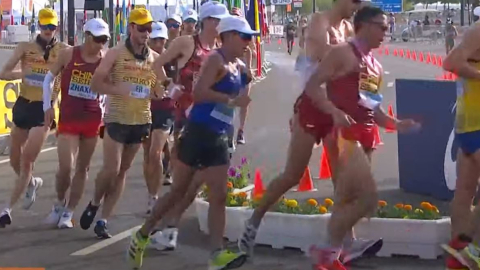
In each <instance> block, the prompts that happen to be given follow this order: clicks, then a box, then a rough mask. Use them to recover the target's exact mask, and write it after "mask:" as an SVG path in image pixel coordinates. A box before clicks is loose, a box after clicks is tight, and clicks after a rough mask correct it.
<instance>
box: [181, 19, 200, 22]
mask: <svg viewBox="0 0 480 270" xmlns="http://www.w3.org/2000/svg"><path fill="white" fill-rule="evenodd" d="M183 22H184V23H197V21H195V20H194V19H186V20H185V21H183Z"/></svg>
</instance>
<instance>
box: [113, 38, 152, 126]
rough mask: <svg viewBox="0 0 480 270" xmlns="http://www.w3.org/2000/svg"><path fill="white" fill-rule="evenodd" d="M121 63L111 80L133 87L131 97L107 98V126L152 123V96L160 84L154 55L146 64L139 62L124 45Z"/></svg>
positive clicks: (117, 64) (150, 54) (122, 46)
mask: <svg viewBox="0 0 480 270" xmlns="http://www.w3.org/2000/svg"><path fill="white" fill-rule="evenodd" d="M120 46H121V47H120V48H118V50H120V52H119V54H118V56H117V59H116V60H115V63H114V65H113V69H112V74H111V80H112V82H113V83H114V84H118V83H121V82H127V83H129V84H130V85H131V90H130V94H129V95H128V96H122V95H114V94H112V95H107V99H106V105H105V107H106V108H105V118H104V122H105V123H119V124H123V125H143V124H149V123H151V122H152V114H151V112H150V100H151V99H150V92H151V91H152V90H153V89H154V87H155V85H156V83H157V76H156V75H155V73H154V72H153V69H152V65H153V62H154V60H155V59H154V56H153V51H152V50H151V49H150V48H148V50H150V52H149V54H148V56H147V59H146V60H138V59H135V57H134V56H133V54H132V53H131V52H130V51H129V50H128V49H127V48H126V47H125V45H120Z"/></svg>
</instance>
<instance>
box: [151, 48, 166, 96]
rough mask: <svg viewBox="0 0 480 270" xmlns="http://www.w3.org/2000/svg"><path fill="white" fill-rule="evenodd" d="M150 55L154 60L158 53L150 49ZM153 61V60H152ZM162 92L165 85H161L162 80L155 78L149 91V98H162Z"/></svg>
mask: <svg viewBox="0 0 480 270" xmlns="http://www.w3.org/2000/svg"><path fill="white" fill-rule="evenodd" d="M152 52H153V53H152V57H153V58H154V59H155V60H154V61H156V60H157V59H158V58H159V57H160V55H159V54H158V53H157V52H155V51H152ZM154 63H155V62H154ZM164 93H165V87H164V86H163V85H162V82H161V81H159V80H157V78H155V84H154V85H153V87H152V91H151V98H152V99H162V98H164V96H163V95H164Z"/></svg>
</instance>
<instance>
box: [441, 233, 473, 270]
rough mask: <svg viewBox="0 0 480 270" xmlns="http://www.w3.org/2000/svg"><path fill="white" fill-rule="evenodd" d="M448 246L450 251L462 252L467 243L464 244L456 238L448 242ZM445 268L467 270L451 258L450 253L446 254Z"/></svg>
mask: <svg viewBox="0 0 480 270" xmlns="http://www.w3.org/2000/svg"><path fill="white" fill-rule="evenodd" d="M448 246H449V247H450V248H452V249H455V250H457V252H458V251H459V250H462V249H464V248H465V247H466V246H468V242H464V241H461V240H460V239H458V238H454V239H452V240H451V241H450V243H448ZM446 266H447V270H468V267H466V266H465V265H463V264H462V263H461V262H460V261H458V260H457V259H455V257H453V256H452V255H451V254H450V253H447V257H446Z"/></svg>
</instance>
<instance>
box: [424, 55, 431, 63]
mask: <svg viewBox="0 0 480 270" xmlns="http://www.w3.org/2000/svg"><path fill="white" fill-rule="evenodd" d="M431 61H432V57H431V56H430V53H428V54H427V60H425V63H427V64H430V62H431Z"/></svg>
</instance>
